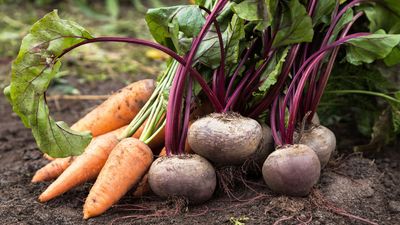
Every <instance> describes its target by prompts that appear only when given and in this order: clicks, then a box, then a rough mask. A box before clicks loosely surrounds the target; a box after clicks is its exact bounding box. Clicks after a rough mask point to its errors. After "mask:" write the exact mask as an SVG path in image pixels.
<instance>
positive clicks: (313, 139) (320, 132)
mask: <svg viewBox="0 0 400 225" xmlns="http://www.w3.org/2000/svg"><path fill="white" fill-rule="evenodd" d="M299 144H304V145H307V146H308V147H310V148H311V149H312V150H314V151H315V153H316V154H317V156H318V158H319V161H320V163H321V168H324V167H325V166H326V164H328V161H329V158H330V157H331V155H332V152H333V151H334V150H335V148H336V137H335V134H334V133H333V132H332V131H331V130H329V129H328V128H326V127H324V126H321V125H317V126H312V127H311V128H310V129H308V130H305V131H304V132H303V134H302V135H301V138H300V140H299Z"/></svg>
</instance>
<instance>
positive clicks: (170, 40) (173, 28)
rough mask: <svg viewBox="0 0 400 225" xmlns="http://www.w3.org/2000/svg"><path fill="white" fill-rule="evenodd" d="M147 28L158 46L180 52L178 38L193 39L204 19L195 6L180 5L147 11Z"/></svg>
mask: <svg viewBox="0 0 400 225" xmlns="http://www.w3.org/2000/svg"><path fill="white" fill-rule="evenodd" d="M146 22H147V26H148V27H149V30H150V32H151V34H152V35H153V38H154V39H155V40H156V41H157V42H158V43H160V44H162V45H164V46H166V47H168V48H171V49H173V50H176V51H177V52H181V46H180V45H179V39H180V36H183V37H184V38H192V37H195V36H196V35H197V34H198V33H199V32H200V30H201V28H202V27H203V25H204V23H205V18H204V16H203V14H202V11H201V9H200V8H199V6H197V5H181V6H172V7H162V8H155V9H149V10H148V11H147V14H146Z"/></svg>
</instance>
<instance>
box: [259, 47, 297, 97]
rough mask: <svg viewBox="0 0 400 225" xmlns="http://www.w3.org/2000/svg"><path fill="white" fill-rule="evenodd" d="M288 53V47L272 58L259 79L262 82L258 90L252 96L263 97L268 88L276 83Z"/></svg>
mask: <svg viewBox="0 0 400 225" xmlns="http://www.w3.org/2000/svg"><path fill="white" fill-rule="evenodd" d="M288 52H289V47H287V48H285V49H283V50H282V51H280V52H278V53H276V54H275V55H274V56H273V57H272V59H271V61H270V62H269V64H268V66H267V68H266V70H265V71H264V73H263V74H262V75H261V77H260V80H263V82H262V84H261V85H260V87H259V88H258V91H257V92H255V93H253V95H254V96H264V95H265V94H266V93H268V91H269V89H270V87H271V86H272V85H274V84H275V83H276V82H277V81H278V76H279V74H280V73H281V71H282V67H283V64H284V63H285V61H286V56H287V54H288Z"/></svg>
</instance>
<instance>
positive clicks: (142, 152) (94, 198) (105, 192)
mask: <svg viewBox="0 0 400 225" xmlns="http://www.w3.org/2000/svg"><path fill="white" fill-rule="evenodd" d="M152 162H153V153H152V151H151V149H150V148H149V147H148V146H147V145H146V144H145V143H143V142H142V141H140V140H138V139H136V138H126V139H123V140H122V141H121V142H120V143H119V144H118V145H117V146H116V147H115V148H114V150H113V151H112V152H111V154H110V156H109V158H108V159H107V162H106V164H105V165H104V167H103V169H102V170H101V172H100V174H99V176H98V178H97V180H96V182H95V184H94V185H93V187H92V189H91V190H90V193H89V196H88V197H87V198H86V201H85V205H84V206H83V214H84V219H88V218H90V217H94V216H98V215H100V214H102V213H103V212H105V211H106V210H107V209H108V208H110V207H111V206H112V204H114V203H115V202H117V201H118V200H119V199H120V198H121V197H122V196H123V195H124V194H125V193H126V192H127V191H128V190H129V189H130V188H131V187H133V186H134V185H135V184H137V183H138V182H139V181H140V178H141V177H142V176H143V175H144V174H145V173H146V172H147V170H148V169H149V168H150V165H151V163H152Z"/></svg>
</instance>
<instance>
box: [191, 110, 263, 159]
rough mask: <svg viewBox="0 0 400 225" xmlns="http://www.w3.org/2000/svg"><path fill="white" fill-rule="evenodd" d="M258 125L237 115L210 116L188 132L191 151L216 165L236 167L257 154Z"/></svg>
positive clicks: (194, 124)
mask: <svg viewBox="0 0 400 225" xmlns="http://www.w3.org/2000/svg"><path fill="white" fill-rule="evenodd" d="M261 137H262V129H261V125H260V124H259V123H258V122H257V121H256V120H253V119H251V118H247V117H243V116H241V115H239V114H237V113H212V114H209V115H208V116H206V117H203V118H201V119H198V120H196V121H195V122H194V123H193V124H192V125H191V126H190V128H189V132H188V143H189V145H190V147H191V148H192V150H193V151H194V152H195V153H197V154H199V155H201V156H204V157H205V158H207V159H209V160H210V161H212V162H214V163H216V164H217V165H240V164H242V163H243V162H244V161H245V160H246V159H248V158H249V157H250V156H251V155H252V154H254V152H255V151H256V150H257V147H258V146H259V144H260V141H261Z"/></svg>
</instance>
